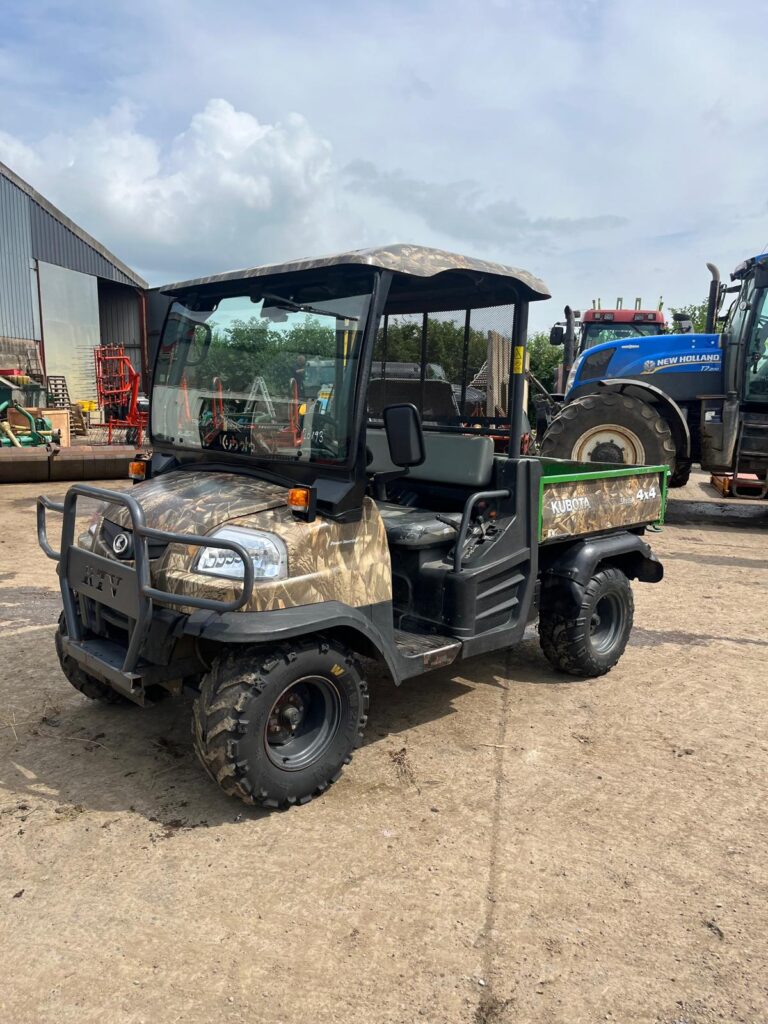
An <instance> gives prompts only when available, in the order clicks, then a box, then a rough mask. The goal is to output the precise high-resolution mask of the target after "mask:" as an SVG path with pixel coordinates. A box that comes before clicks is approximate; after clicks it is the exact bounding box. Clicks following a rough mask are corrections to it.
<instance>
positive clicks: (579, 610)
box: [539, 568, 635, 678]
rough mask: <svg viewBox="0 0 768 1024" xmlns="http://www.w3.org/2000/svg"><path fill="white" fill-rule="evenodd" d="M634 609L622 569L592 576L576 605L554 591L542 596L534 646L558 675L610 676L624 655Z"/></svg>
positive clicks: (627, 582) (629, 589)
mask: <svg viewBox="0 0 768 1024" xmlns="http://www.w3.org/2000/svg"><path fill="white" fill-rule="evenodd" d="M634 610H635V604H634V599H633V597H632V588H631V587H630V585H629V580H628V579H627V577H626V576H625V575H624V573H623V572H622V571H621V569H616V568H608V569H602V570H601V571H600V572H597V573H595V575H594V576H593V577H592V579H591V580H590V581H589V583H588V584H587V585H586V587H585V588H584V593H583V596H582V599H581V601H580V603H579V604H578V605H575V604H574V603H573V601H572V600H571V599H569V598H564V597H562V596H561V595H560V594H558V592H557V590H556V589H553V590H552V591H549V592H546V591H545V594H544V600H543V601H542V608H541V613H540V615H539V643H540V644H541V649H542V650H543V652H544V654H545V655H546V657H547V659H548V661H549V662H550V663H551V664H552V665H553V666H554V667H555V668H556V669H558V670H559V671H560V672H567V673H568V674H569V675H573V676H585V677H590V678H594V677H596V676H602V675H605V673H606V672H609V671H610V670H611V669H612V668H613V666H614V665H615V664H616V662H617V661H618V660H619V658H620V657H621V656H622V654H623V653H624V649H625V648H626V646H627V641H628V640H629V634H630V633H631V632H632V622H633V620H634Z"/></svg>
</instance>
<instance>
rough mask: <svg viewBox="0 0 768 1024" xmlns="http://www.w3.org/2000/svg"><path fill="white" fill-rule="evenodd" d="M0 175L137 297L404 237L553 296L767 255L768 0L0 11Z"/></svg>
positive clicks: (208, 3) (652, 300)
mask: <svg viewBox="0 0 768 1024" xmlns="http://www.w3.org/2000/svg"><path fill="white" fill-rule="evenodd" d="M0 16H1V17H2V25H3V32H2V34H1V35H0V160H2V161H3V162H4V163H6V164H8V165H9V166H10V167H11V168H12V169H13V170H14V171H16V173H17V174H19V175H21V177H23V178H25V179H26V180H27V181H28V182H30V184H32V185H33V186H34V187H35V188H37V189H38V190H39V191H40V192H42V193H43V194H44V195H45V196H46V197H47V198H48V199H50V200H51V202H53V203H54V204H55V205H57V206H59V207H60V208H61V209H62V210H63V211H64V212H65V213H66V214H67V215H68V216H70V217H71V218H72V219H73V220H75V221H76V222H77V223H79V224H80V225H82V226H83V227H84V228H85V229H86V230H87V231H89V232H90V233H91V234H93V235H94V236H95V237H96V238H97V239H99V241H101V242H102V243H103V244H104V245H106V246H107V247H108V248H109V249H111V250H112V251H113V252H114V253H115V254H116V255H117V256H119V257H120V258H121V259H122V260H124V261H125V262H126V263H128V264H129V265H130V266H132V267H133V268H135V269H136V270H137V271H138V272H139V273H141V274H142V275H143V276H144V277H145V278H146V279H147V280H149V281H150V283H152V284H162V283H164V282H169V281H174V280H180V279H184V278H190V277H194V276H199V275H203V274H209V273H217V272H221V271H225V270H230V269H234V268H237V267H245V266H254V265H257V264H260V263H271V262H276V261H281V260H284V259H289V258H292V257H301V256H311V255H321V254H324V253H330V252H334V251H338V250H343V249H355V248H364V247H369V246H375V245H385V244H391V243H394V242H412V243H416V244H422V245H433V246H437V247H440V248H445V249H449V250H453V251H457V252H461V253H465V254H467V255H472V256H479V257H481V258H485V259H491V260H497V261H500V262H503V263H507V264H510V265H512V266H517V267H522V268H524V269H526V270H529V271H531V272H532V273H534V274H536V275H538V276H539V277H541V278H542V279H543V280H544V281H545V282H546V283H547V285H548V286H549V289H550V291H551V292H552V295H553V299H552V300H551V301H549V302H547V303H541V304H538V305H537V306H534V307H532V310H531V322H532V325H533V327H534V328H544V327H548V326H549V325H550V324H551V323H553V322H554V321H555V320H557V319H558V318H559V317H560V316H561V312H562V308H563V306H564V304H565V303H570V304H571V305H573V306H575V307H577V308H578V307H581V308H585V307H586V308H588V307H589V306H590V305H591V301H592V299H594V298H597V297H600V298H601V300H602V304H603V306H611V305H613V303H614V300H615V298H616V297H617V296H622V297H623V298H624V301H625V304H631V303H632V302H633V301H634V299H635V297H636V296H640V297H642V298H643V300H644V302H645V304H646V305H649V306H654V305H655V304H656V302H657V301H658V299H659V296H663V297H664V301H665V304H666V306H667V307H669V306H679V305H683V304H687V303H691V302H698V301H701V300H702V299H703V298H704V297H705V295H706V292H707V283H708V273H707V270H706V268H705V262H706V261H708V260H710V261H714V262H715V263H716V264H718V265H719V266H720V269H721V271H722V272H723V274H724V276H725V274H726V273H727V272H730V270H732V269H733V267H734V266H735V265H736V263H738V262H739V261H741V260H742V259H744V258H746V257H747V256H750V255H754V254H755V253H757V252H760V251H762V250H763V249H764V248H765V247H766V246H767V245H768V182H767V180H766V176H765V167H766V166H767V165H768V103H766V96H768V89H767V88H766V87H767V86H768V70H766V68H767V66H766V62H765V55H764V47H765V38H766V35H767V33H766V29H768V5H766V4H765V3H764V0H743V2H742V3H740V4H739V5H738V7H734V8H730V7H728V6H727V5H724V4H722V3H721V2H720V0H642V2H640V0H463V2H459V0H408V2H405V0H379V2H378V3H374V2H371V0H369V2H367V3H363V2H356V0H325V2H324V3H321V2H319V0H315V2H310V0H283V2H282V3H281V4H276V3H274V2H269V3H267V2H263V0H227V2H226V3H222V2H221V0H218V2H217V0H194V2H192V0H161V2H158V0H151V2H150V0H131V2H130V3H126V2H123V0H110V3H108V4H104V3H103V2H98V3H97V2H90V0H36V3H35V4H30V3H28V0H23V2H21V0H0Z"/></svg>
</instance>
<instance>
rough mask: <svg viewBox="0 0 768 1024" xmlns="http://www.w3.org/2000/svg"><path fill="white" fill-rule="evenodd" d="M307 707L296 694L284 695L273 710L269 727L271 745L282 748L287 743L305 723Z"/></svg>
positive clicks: (268, 733)
mask: <svg viewBox="0 0 768 1024" xmlns="http://www.w3.org/2000/svg"><path fill="white" fill-rule="evenodd" d="M304 714H305V707H304V703H303V701H302V700H301V697H300V696H299V695H298V694H297V693H296V692H288V693H286V694H283V696H282V697H281V699H280V700H279V701H278V702H277V704H275V706H274V707H273V708H272V712H271V714H270V716H269V723H268V725H267V735H268V738H269V742H270V744H272V745H274V746H280V745H281V744H283V743H287V742H288V740H290V739H291V737H292V736H293V734H294V733H295V732H296V730H297V729H298V728H299V726H300V725H301V723H302V722H303V721H304Z"/></svg>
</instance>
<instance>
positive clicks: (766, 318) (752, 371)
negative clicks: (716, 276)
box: [744, 288, 768, 403]
mask: <svg viewBox="0 0 768 1024" xmlns="http://www.w3.org/2000/svg"><path fill="white" fill-rule="evenodd" d="M752 304H753V305H755V306H756V309H755V319H754V321H753V322H752V332H751V335H750V338H749V344H748V346H747V381H746V392H745V396H744V397H745V399H746V401H748V402H763V403H765V402H768V288H766V289H763V290H762V291H756V292H753V294H752Z"/></svg>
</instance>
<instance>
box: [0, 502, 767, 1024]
mask: <svg viewBox="0 0 768 1024" xmlns="http://www.w3.org/2000/svg"><path fill="white" fill-rule="evenodd" d="M65 486H66V485H51V486H50V487H49V488H48V490H49V493H54V494H55V493H63V490H64V489H65ZM37 491H38V486H37V485H6V486H5V487H4V489H3V492H2V507H3V530H2V534H0V659H1V663H2V665H3V668H4V673H3V678H2V693H3V700H2V704H1V705H0V851H1V852H0V934H2V936H3V942H2V958H0V1020H2V1021H4V1022H5V1021H8V1022H9V1024H10V1022H13V1024H38V1022H40V1024H74V1022H77V1024H88V1022H91V1021H93V1022H96V1021H98V1022H104V1021H109V1022H110V1024H139V1022H146V1024H156V1022H163V1024H172V1022H175V1021H179V1022H184V1024H208V1022H210V1021H213V1020H215V1021H217V1022H221V1024H246V1022H247V1024H254V1022H262V1021H264V1022H270V1024H280V1022H284V1024H307V1022H312V1024H326V1022H337V1021H338V1022H344V1024H358V1022H360V1024H362V1022H376V1024H379V1022H381V1024H384V1022H386V1024H390V1022H392V1024H394V1022H398V1024H400V1022H402V1024H413V1022H414V1021H419V1020H424V1021H430V1022H447V1024H454V1022H457V1024H463V1022H467V1024H511V1022H521V1024H522V1022H533V1021H536V1022H539V1021H541V1022H546V1024H550V1022H551V1024H555V1022H556V1024H577V1022H597V1021H606V1020H607V1021H616V1022H622V1024H628V1022H635V1021H637V1022H641V1021H642V1022H657V1024H711V1022H720V1021H726V1022H749V1024H758V1022H760V1024H762V1022H765V1021H766V1019H768V912H767V911H766V906H767V904H768V900H767V899H766V897H767V896H768V867H767V865H766V853H765V851H766V839H768V802H767V801H766V792H768V766H767V765H768V762H767V761H766V749H767V747H768V741H767V740H766V732H765V726H764V723H765V721H766V716H767V714H768V687H766V685H765V682H766V680H765V675H766V670H765V665H766V654H767V653H768V640H767V639H766V632H765V620H766V613H767V612H768V561H766V536H768V534H766V530H765V529H762V530H760V529H752V530H750V529H740V530H734V529H730V530H729V529H727V528H723V527H707V526H692V525H691V526H685V525H674V526H669V527H667V528H665V530H664V531H663V532H661V533H659V534H657V535H655V536H653V537H652V538H651V539H652V541H653V544H654V546H655V548H656V550H657V551H658V553H659V554H660V556H661V557H662V558H663V559H664V561H665V565H666V572H667V576H666V579H665V580H664V582H663V583H662V584H661V585H659V586H655V587H653V586H643V585H636V586H635V598H636V604H637V610H636V628H635V630H634V633H633V638H632V641H631V645H630V647H629V648H628V650H627V652H626V654H625V656H624V658H623V659H622V661H621V663H620V664H619V666H618V667H617V668H616V669H615V670H614V671H613V672H611V673H610V675H609V676H607V677H604V678H602V679H599V680H596V681H588V682H579V681H569V680H566V679H563V678H562V677H558V676H557V675H556V674H554V673H553V672H552V670H551V669H550V668H549V666H548V665H547V663H546V662H545V661H544V659H543V657H542V655H541V654H540V652H539V649H538V644H537V641H536V637H535V634H532V635H531V637H530V639H528V640H526V642H524V643H523V644H522V645H521V646H520V647H519V648H517V649H516V650H514V651H512V652H509V653H506V654H503V655H495V656H488V657H483V658H478V659H475V660H473V661H470V662H464V663H462V664H461V665H460V666H458V667H452V668H450V669H444V670H440V671H437V672H434V673H432V674H431V675H428V676H425V677H423V678H422V679H420V680H416V681H414V682H411V683H409V684H406V685H404V686H403V687H402V688H400V689H395V688H394V687H393V686H392V685H391V683H389V681H388V680H387V679H386V678H384V677H383V676H377V675H374V677H373V678H372V682H371V689H372V701H371V718H370V724H369V729H368V732H367V741H366V744H365V746H364V747H363V748H362V749H361V750H359V751H358V752H357V754H356V756H355V759H354V762H353V764H352V765H351V766H350V767H349V768H347V770H346V771H345V773H344V775H343V777H342V779H341V781H340V782H339V783H338V784H337V785H336V786H334V787H332V789H331V790H330V791H329V793H328V794H327V795H326V796H325V797H323V798H322V799H320V800H316V801H313V802H312V803H311V804H309V805H308V806H307V807H304V808H301V809H296V810H292V811H289V812H285V813H275V814H269V813H262V812H257V811H252V810H249V809H247V808H246V807H244V806H242V805H239V804H237V803H235V802H232V801H231V800H229V799H227V798H226V797H224V796H223V795H222V794H220V793H219V791H218V790H217V789H216V787H215V786H214V785H213V784H212V783H211V782H210V780H209V779H208V778H207V777H206V776H205V775H204V774H203V772H202V770H201V769H200V768H199V767H198V765H197V763H196V762H195V760H194V758H193V755H192V750H191V743H190V733H189V717H190V705H189V702H188V701H187V700H186V699H181V700H178V701H169V702H166V703H165V704H163V705H159V706H157V707H155V708H151V709H147V710H141V709H138V708H131V707H128V708H111V707H103V706H99V705H95V704H91V703H89V702H88V701H86V700H85V699H84V698H82V697H81V696H80V695H79V694H77V693H75V692H74V691H73V690H72V689H71V688H70V687H69V685H68V684H67V682H66V681H65V679H64V678H63V676H62V675H61V673H60V671H59V669H58V665H57V662H56V658H55V654H54V647H53V633H54V624H55V621H56V618H57V616H58V611H59V601H58V597H57V582H56V576H55V571H54V566H53V563H51V562H49V561H48V560H47V559H46V558H45V557H44V556H43V555H42V553H41V552H40V551H39V549H38V547H37V544H36V540H35V537H34V497H35V495H36V493H37Z"/></svg>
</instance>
